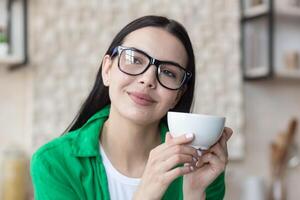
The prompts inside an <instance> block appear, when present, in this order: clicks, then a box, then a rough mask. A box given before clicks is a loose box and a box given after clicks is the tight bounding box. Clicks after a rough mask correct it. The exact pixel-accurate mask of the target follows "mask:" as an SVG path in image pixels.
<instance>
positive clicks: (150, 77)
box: [139, 65, 157, 88]
mask: <svg viewBox="0 0 300 200" xmlns="http://www.w3.org/2000/svg"><path fill="white" fill-rule="evenodd" d="M156 70H157V69H156V66H155V65H152V66H150V67H149V68H148V69H147V70H146V71H145V72H144V73H143V74H141V75H139V83H141V84H145V85H146V87H150V88H156V85H157V80H156Z"/></svg>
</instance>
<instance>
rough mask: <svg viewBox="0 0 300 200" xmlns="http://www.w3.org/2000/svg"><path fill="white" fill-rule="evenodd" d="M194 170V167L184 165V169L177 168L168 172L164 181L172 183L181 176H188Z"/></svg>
mask: <svg viewBox="0 0 300 200" xmlns="http://www.w3.org/2000/svg"><path fill="white" fill-rule="evenodd" d="M193 170H194V167H193V166H190V165H184V166H182V167H176V168H174V169H172V170H170V171H168V172H167V173H165V174H164V175H163V176H164V179H165V180H166V181H167V182H168V183H171V182H172V181H173V180H175V179H176V178H178V177H179V176H183V175H185V174H188V173H190V172H192V171H193Z"/></svg>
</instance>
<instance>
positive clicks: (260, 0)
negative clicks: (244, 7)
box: [251, 0, 263, 6]
mask: <svg viewBox="0 0 300 200" xmlns="http://www.w3.org/2000/svg"><path fill="white" fill-rule="evenodd" d="M262 3H263V0H252V1H251V6H257V5H261V4H262Z"/></svg>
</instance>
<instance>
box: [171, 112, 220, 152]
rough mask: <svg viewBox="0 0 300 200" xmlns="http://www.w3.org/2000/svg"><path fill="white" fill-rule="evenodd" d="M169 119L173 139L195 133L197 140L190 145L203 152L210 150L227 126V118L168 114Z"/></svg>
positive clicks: (179, 113) (176, 113)
mask: <svg viewBox="0 0 300 200" xmlns="http://www.w3.org/2000/svg"><path fill="white" fill-rule="evenodd" d="M167 117H168V126H169V130H170V134H171V135H172V136H173V137H178V136H181V135H184V134H187V133H194V134H195V138H194V140H193V141H192V143H191V144H190V145H191V146H193V147H194V148H197V149H201V150H206V149H209V147H210V146H212V145H213V144H215V143H216V142H217V141H218V139H219V138H220V137H221V135H222V132H223V129H224V126H225V117H219V116H213V115H203V114H193V113H183V112H168V115H167Z"/></svg>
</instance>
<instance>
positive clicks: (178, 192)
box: [31, 106, 225, 200]
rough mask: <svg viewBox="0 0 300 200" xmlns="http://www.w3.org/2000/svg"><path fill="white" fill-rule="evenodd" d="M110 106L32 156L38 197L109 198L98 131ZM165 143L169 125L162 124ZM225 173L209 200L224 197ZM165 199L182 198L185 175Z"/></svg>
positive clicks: (210, 190)
mask: <svg viewBox="0 0 300 200" xmlns="http://www.w3.org/2000/svg"><path fill="white" fill-rule="evenodd" d="M109 110H110V106H106V107H105V108H103V109H102V110H100V111H99V112H97V113H96V114H94V115H93V116H92V117H91V118H90V119H89V120H88V121H87V122H86V123H85V124H84V125H83V126H82V127H81V128H80V129H77V130H75V131H72V132H69V133H68V134H66V135H64V136H61V137H59V138H56V139H54V140H52V141H51V142H49V143H48V144H45V145H44V146H42V147H41V148H40V149H39V150H38V151H37V152H36V153H35V154H34V155H33V157H32V160H31V176H32V181H33V186H34V194H35V199H36V200H49V199H55V200H69V199H70V200H77V199H78V200H109V199H110V195H109V189H108V182H107V177H106V172H105V168H104V165H103V163H102V158H101V155H100V151H99V136H100V135H99V134H100V133H101V129H102V126H103V124H104V122H105V120H106V119H107V118H108V115H109ZM160 130H161V139H162V141H163V142H164V139H165V134H166V132H167V131H168V128H167V125H166V124H164V123H161V124H160ZM224 194H225V182H224V173H222V174H221V175H220V176H219V177H218V178H217V179H216V180H215V181H214V182H213V183H212V184H211V185H210V186H209V187H208V188H207V189H206V199H208V200H221V199H223V197H224ZM163 199H166V200H176V199H183V194H182V177H179V178H178V179H176V180H174V181H173V182H172V183H171V185H170V186H169V187H168V189H167V191H166V193H165V194H164V197H163Z"/></svg>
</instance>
